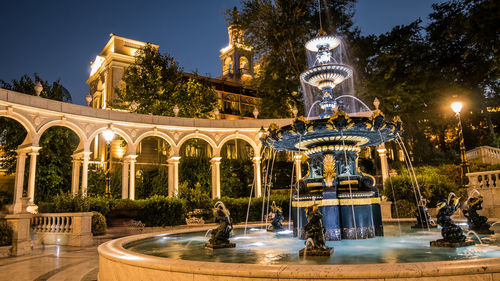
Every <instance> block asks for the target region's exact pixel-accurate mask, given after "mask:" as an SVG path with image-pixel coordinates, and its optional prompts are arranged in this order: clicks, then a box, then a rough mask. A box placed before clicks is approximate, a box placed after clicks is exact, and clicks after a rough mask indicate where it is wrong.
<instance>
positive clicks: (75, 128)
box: [35, 120, 87, 150]
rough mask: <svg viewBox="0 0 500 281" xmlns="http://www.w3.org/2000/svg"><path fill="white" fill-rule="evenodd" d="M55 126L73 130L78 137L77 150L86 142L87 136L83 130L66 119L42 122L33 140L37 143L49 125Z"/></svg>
mask: <svg viewBox="0 0 500 281" xmlns="http://www.w3.org/2000/svg"><path fill="white" fill-rule="evenodd" d="M56 126H59V127H65V128H68V129H70V130H71V131H73V132H74V133H75V134H76V135H77V136H78V137H79V138H80V144H79V145H78V148H77V150H78V149H79V148H83V147H84V144H85V142H87V137H86V135H85V132H83V130H82V129H81V128H80V127H78V126H77V125H76V124H74V123H72V122H70V121H67V120H52V121H49V122H47V123H45V124H43V125H42V126H41V127H40V129H39V130H38V132H37V138H36V140H35V142H36V143H38V142H39V141H40V138H41V137H42V135H43V133H44V132H45V131H46V130H47V129H49V128H51V127H56Z"/></svg>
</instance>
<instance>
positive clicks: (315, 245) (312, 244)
mask: <svg viewBox="0 0 500 281" xmlns="http://www.w3.org/2000/svg"><path fill="white" fill-rule="evenodd" d="M306 215H307V224H306V225H304V228H303V231H304V232H305V234H306V235H305V237H306V242H305V245H306V247H305V248H304V249H302V250H300V251H299V255H301V256H330V254H331V252H332V251H333V248H330V247H327V246H326V239H325V231H326V229H325V227H323V222H322V221H321V220H322V219H323V214H321V212H320V211H319V209H318V204H313V205H312V206H309V207H308V208H307V209H306Z"/></svg>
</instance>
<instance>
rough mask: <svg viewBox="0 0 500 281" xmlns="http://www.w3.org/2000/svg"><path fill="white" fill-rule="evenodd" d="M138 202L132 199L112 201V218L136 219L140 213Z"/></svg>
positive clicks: (110, 215)
mask: <svg viewBox="0 0 500 281" xmlns="http://www.w3.org/2000/svg"><path fill="white" fill-rule="evenodd" d="M139 201H140V200H139ZM139 208H140V206H139V203H138V201H133V200H130V199H114V200H112V201H110V213H109V217H110V218H129V219H136V218H137V216H138V213H139Z"/></svg>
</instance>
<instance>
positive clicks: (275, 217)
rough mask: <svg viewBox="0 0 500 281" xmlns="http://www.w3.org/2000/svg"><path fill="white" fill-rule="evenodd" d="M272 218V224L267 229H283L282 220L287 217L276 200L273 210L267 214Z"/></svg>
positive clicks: (272, 206)
mask: <svg viewBox="0 0 500 281" xmlns="http://www.w3.org/2000/svg"><path fill="white" fill-rule="evenodd" d="M267 217H268V218H269V219H271V220H272V221H271V224H270V225H269V226H268V227H267V231H276V230H281V229H283V224H281V221H282V220H284V219H285V218H284V217H283V211H282V210H281V208H280V207H278V206H276V202H274V201H273V203H272V205H271V212H270V213H269V214H268V215H267Z"/></svg>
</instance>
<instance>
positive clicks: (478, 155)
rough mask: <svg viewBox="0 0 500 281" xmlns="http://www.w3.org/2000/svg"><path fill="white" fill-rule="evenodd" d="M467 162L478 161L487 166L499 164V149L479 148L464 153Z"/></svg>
mask: <svg viewBox="0 0 500 281" xmlns="http://www.w3.org/2000/svg"><path fill="white" fill-rule="evenodd" d="M465 156H466V157H467V160H468V161H479V162H483V163H488V164H500V148H496V147H491V146H480V147H476V148H474V149H472V150H469V151H467V152H466V153H465Z"/></svg>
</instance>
